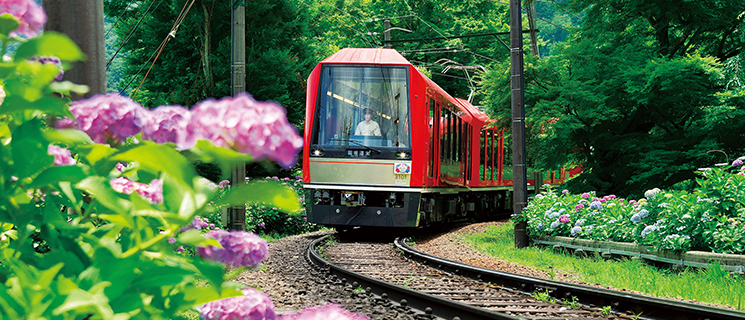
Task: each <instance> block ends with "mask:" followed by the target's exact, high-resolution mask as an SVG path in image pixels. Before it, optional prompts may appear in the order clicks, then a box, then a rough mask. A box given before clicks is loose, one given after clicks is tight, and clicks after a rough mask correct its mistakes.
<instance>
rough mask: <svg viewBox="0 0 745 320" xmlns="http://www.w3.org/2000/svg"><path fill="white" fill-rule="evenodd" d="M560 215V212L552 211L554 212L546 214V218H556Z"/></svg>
mask: <svg viewBox="0 0 745 320" xmlns="http://www.w3.org/2000/svg"><path fill="white" fill-rule="evenodd" d="M560 215H561V213H559V212H556V211H554V212H551V214H550V215H549V216H548V218H549V219H554V218H558V217H559V216H560Z"/></svg>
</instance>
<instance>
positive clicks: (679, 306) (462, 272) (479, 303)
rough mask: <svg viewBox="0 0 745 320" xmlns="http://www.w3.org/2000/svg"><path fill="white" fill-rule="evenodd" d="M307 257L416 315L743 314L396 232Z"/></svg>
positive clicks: (323, 247)
mask: <svg viewBox="0 0 745 320" xmlns="http://www.w3.org/2000/svg"><path fill="white" fill-rule="evenodd" d="M328 240H329V238H328V237H324V238H321V239H319V240H317V241H315V242H314V243H313V244H311V246H310V248H309V250H308V259H309V261H311V262H312V263H313V264H314V265H316V266H317V267H319V268H321V269H323V271H324V272H326V273H328V274H329V275H330V276H331V277H335V278H334V279H335V280H334V281H335V282H336V283H337V284H339V285H343V286H345V287H346V288H347V290H353V291H355V292H357V293H358V294H367V295H372V296H374V297H375V299H379V300H382V299H388V300H390V304H391V307H392V308H397V309H399V310H403V311H405V312H410V313H413V314H415V313H418V314H416V317H417V318H421V319H462V320H465V319H535V320H563V319H681V320H688V319H691V320H693V319H701V320H703V319H709V320H719V319H721V320H725V319H728V320H729V319H745V313H742V312H736V311H732V310H728V309H719V308H713V307H708V306H702V305H697V304H691V303H685V302H677V301H671V300H666V299H658V298H653V297H648V296H641V295H636V294H630V293H619V292H616V291H611V290H606V289H599V288H592V287H588V286H581V285H574V284H568V283H563V282H557V281H550V280H545V279H538V278H533V277H527V276H522V275H515V274H509V273H504V272H498V271H494V270H487V269H482V268H478V267H474V266H469V265H464V264H461V263H457V262H454V261H450V260H446V259H442V258H438V257H433V256H429V255H427V254H424V253H422V252H419V251H417V250H415V249H413V248H411V247H409V246H408V245H406V244H405V242H404V241H403V240H400V239H397V240H396V241H395V242H394V244H393V245H391V244H384V243H369V242H338V243H334V244H333V245H329V244H327V242H328Z"/></svg>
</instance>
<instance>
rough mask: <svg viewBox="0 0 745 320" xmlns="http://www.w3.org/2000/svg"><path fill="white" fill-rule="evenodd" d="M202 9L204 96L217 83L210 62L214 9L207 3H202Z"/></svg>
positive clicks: (206, 95)
mask: <svg viewBox="0 0 745 320" xmlns="http://www.w3.org/2000/svg"><path fill="white" fill-rule="evenodd" d="M202 10H203V12H204V21H205V24H204V45H203V50H202V69H203V72H204V95H205V96H204V97H205V98H206V97H208V96H209V91H210V90H211V89H212V87H214V85H215V78H214V77H213V76H212V64H211V63H210V55H211V54H212V47H211V45H210V43H211V38H210V21H212V10H210V9H208V8H207V5H206V4H205V3H202Z"/></svg>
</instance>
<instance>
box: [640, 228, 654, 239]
mask: <svg viewBox="0 0 745 320" xmlns="http://www.w3.org/2000/svg"><path fill="white" fill-rule="evenodd" d="M655 230H657V226H655V225H650V226H647V227H646V228H644V230H642V238H643V237H646V236H647V235H648V234H649V233H650V232H652V231H655Z"/></svg>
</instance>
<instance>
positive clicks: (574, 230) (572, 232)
mask: <svg viewBox="0 0 745 320" xmlns="http://www.w3.org/2000/svg"><path fill="white" fill-rule="evenodd" d="M580 231H582V227H580V226H576V227H574V228H572V230H571V231H570V233H571V234H572V236H575V235H577V234H578V233H579V232H580Z"/></svg>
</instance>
